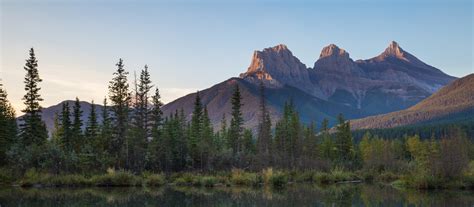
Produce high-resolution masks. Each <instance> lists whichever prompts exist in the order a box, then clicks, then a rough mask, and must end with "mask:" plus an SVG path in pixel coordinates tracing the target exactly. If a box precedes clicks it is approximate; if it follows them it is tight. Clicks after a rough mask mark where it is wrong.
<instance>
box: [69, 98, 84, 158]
mask: <svg viewBox="0 0 474 207" xmlns="http://www.w3.org/2000/svg"><path fill="white" fill-rule="evenodd" d="M72 117H73V121H72V128H71V133H72V135H71V136H72V142H73V149H74V151H75V152H76V153H78V152H81V148H82V147H83V145H84V144H85V143H84V139H83V138H84V136H83V134H82V120H81V117H82V110H81V103H80V101H79V98H77V97H76V101H75V102H74V106H73V107H72Z"/></svg>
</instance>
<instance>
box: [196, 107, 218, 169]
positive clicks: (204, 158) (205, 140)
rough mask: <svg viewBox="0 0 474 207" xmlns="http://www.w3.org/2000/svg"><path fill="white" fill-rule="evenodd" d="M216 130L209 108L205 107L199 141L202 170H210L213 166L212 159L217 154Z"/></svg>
mask: <svg viewBox="0 0 474 207" xmlns="http://www.w3.org/2000/svg"><path fill="white" fill-rule="evenodd" d="M213 132H214V130H213V128H212V124H211V120H210V119H209V114H208V111H207V107H204V113H203V116H202V123H201V138H200V141H199V154H200V156H201V158H200V161H201V162H200V164H201V166H200V168H201V170H202V169H210V168H211V166H210V164H211V158H212V156H213V154H214V153H215V146H214V143H213V136H214V134H213Z"/></svg>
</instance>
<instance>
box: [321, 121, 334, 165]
mask: <svg viewBox="0 0 474 207" xmlns="http://www.w3.org/2000/svg"><path fill="white" fill-rule="evenodd" d="M320 134H321V135H320V136H321V145H320V147H319V155H320V156H321V158H323V159H326V160H332V159H333V158H334V154H335V153H334V142H333V140H332V138H331V135H330V134H329V120H328V119H327V118H324V119H323V122H322V123H321V131H320Z"/></svg>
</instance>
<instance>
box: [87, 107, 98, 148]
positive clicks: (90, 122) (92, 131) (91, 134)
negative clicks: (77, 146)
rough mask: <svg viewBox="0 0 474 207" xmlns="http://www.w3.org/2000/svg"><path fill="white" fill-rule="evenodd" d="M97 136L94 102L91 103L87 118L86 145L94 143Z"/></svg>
mask: <svg viewBox="0 0 474 207" xmlns="http://www.w3.org/2000/svg"><path fill="white" fill-rule="evenodd" d="M98 135H99V123H98V122H97V112H96V109H95V104H94V101H92V102H91V110H90V113H89V117H88V118H87V125H86V132H85V136H86V140H87V141H86V143H88V144H92V143H93V142H95V140H96V139H97V137H98Z"/></svg>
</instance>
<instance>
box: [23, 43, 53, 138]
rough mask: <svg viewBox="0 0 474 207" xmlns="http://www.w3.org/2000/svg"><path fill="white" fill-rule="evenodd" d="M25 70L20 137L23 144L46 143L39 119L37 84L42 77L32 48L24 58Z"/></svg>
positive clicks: (41, 122)
mask: <svg viewBox="0 0 474 207" xmlns="http://www.w3.org/2000/svg"><path fill="white" fill-rule="evenodd" d="M24 69H25V71H26V75H25V79H24V83H25V91H26V94H25V96H23V99H22V100H23V101H24V104H25V106H26V108H25V109H23V110H22V112H23V113H25V115H23V118H22V123H21V124H20V139H21V143H22V145H23V146H26V147H28V146H31V145H36V146H41V145H43V144H45V143H46V141H47V139H48V131H47V130H46V125H45V123H44V122H43V120H42V119H41V105H40V102H41V101H43V98H41V95H40V94H39V91H40V90H41V88H40V87H39V86H38V84H39V83H41V81H42V79H41V78H40V76H39V73H38V61H37V60H36V57H35V52H34V50H33V48H31V49H30V58H29V59H27V60H26V64H25V67H24Z"/></svg>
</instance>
